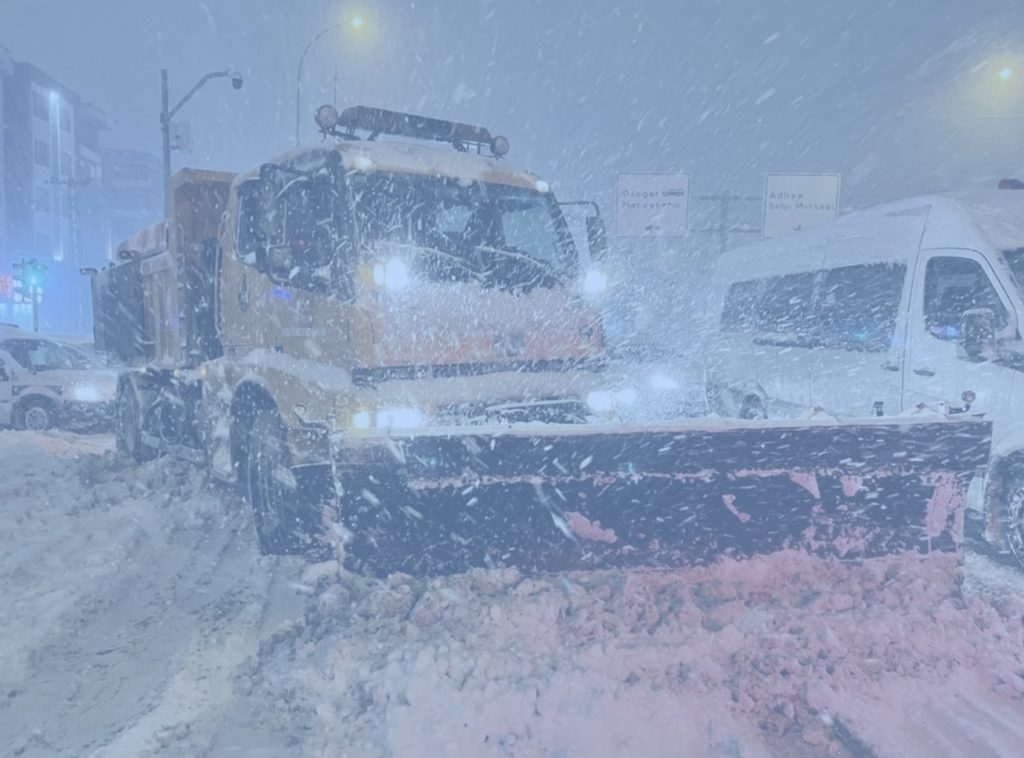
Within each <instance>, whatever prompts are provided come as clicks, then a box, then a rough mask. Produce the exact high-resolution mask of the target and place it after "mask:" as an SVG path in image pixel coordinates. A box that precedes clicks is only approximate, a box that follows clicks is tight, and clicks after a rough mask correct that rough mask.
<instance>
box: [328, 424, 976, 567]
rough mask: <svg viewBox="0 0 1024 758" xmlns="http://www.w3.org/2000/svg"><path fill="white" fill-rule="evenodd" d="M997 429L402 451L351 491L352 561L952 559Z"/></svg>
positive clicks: (723, 432) (608, 563) (763, 431)
mask: <svg viewBox="0 0 1024 758" xmlns="http://www.w3.org/2000/svg"><path fill="white" fill-rule="evenodd" d="M990 427H991V425H990V424H989V423H988V422H983V421H977V420H965V421H948V420H941V419H939V420H929V421H920V420H912V419H900V420H898V421H893V420H886V421H884V422H883V421H882V420H881V419H879V421H878V422H875V421H863V422H835V421H831V422H818V421H809V422H792V423H788V424H787V423H778V422H763V421H761V422H755V421H751V422H736V423H731V424H730V425H728V426H716V427H708V426H704V427H703V428H702V427H701V426H699V425H696V424H692V425H689V426H684V425H676V426H674V427H668V426H659V427H657V428H655V429H652V428H645V429H642V430H628V429H622V428H621V427H620V428H615V427H612V428H610V429H609V428H605V429H603V430H601V431H600V432H597V431H595V430H591V429H587V428H583V429H581V428H580V427H575V428H567V427H558V428H557V429H554V430H551V431H548V430H544V431H541V432H537V431H535V430H531V431H530V432H507V433H499V434H494V435H479V436H477V435H468V434H464V433H460V434H458V435H440V434H439V435H417V436H415V437H410V438H407V439H399V438H392V440H391V441H390V444H389V448H390V450H389V455H390V460H389V461H383V460H382V461H378V464H379V465H378V466H376V467H374V468H372V469H369V470H370V471H372V472H373V473H372V474H371V473H366V472H367V471H368V469H366V468H363V467H360V468H361V470H362V471H363V472H364V473H362V474H359V475H356V474H350V475H348V476H346V477H345V478H344V479H343V481H342V487H343V489H344V492H345V497H344V498H343V499H342V502H343V503H344V505H343V506H342V508H341V511H340V522H341V525H342V526H343V527H344V531H345V533H346V534H347V535H348V536H349V544H348V546H347V549H346V562H347V563H348V564H349V566H350V568H353V569H355V570H358V571H361V572H364V573H371V574H377V575H383V574H387V573H391V572H396V571H400V572H404V573H409V574H414V575H436V574H446V573H453V572H458V571H463V570H466V569H468V568H471V567H477V566H486V567H494V566H517V567H519V568H521V569H524V570H527V571H567V570H577V569H604V568H620V567H641V566H643V567H655V568H670V567H680V566H701V565H708V564H711V563H713V562H715V561H717V560H719V559H722V558H733V559H744V558H750V557H753V556H757V555H763V554H768V553H773V552H777V551H780V550H786V549H795V550H800V551H804V552H809V553H812V554H814V555H816V556H822V557H829V558H835V559H842V560H858V559H865V558H874V557H880V556H887V555H893V554H901V553H917V554H922V553H935V552H941V553H947V554H948V553H956V552H957V551H959V549H960V546H961V542H962V531H963V516H964V507H965V500H966V492H967V487H968V485H969V484H970V481H971V479H972V477H973V476H974V474H975V473H976V472H977V471H978V470H979V468H980V467H982V466H984V465H985V463H986V462H987V459H988V454H989V447H990ZM396 464H397V465H396Z"/></svg>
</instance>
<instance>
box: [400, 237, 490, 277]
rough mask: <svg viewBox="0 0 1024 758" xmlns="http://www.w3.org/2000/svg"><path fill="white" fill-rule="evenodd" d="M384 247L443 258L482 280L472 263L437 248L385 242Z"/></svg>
mask: <svg viewBox="0 0 1024 758" xmlns="http://www.w3.org/2000/svg"><path fill="white" fill-rule="evenodd" d="M382 245H383V246H385V247H393V248H397V249H399V250H410V251H412V252H413V253H418V254H420V255H432V256H436V257H438V258H442V259H444V260H446V261H451V262H452V263H456V264H458V265H459V266H461V267H462V268H464V269H465V270H466V271H468V272H469V273H470V274H472V275H473V276H474V277H475V278H480V272H479V271H478V270H477V269H476V267H475V266H474V265H473V264H472V263H471V262H470V261H467V260H466V259H465V258H462V257H460V256H458V255H454V254H452V253H446V252H445V251H444V250H438V249H437V248H436V247H428V246H427V245H417V244H415V243H411V242H384V243H382Z"/></svg>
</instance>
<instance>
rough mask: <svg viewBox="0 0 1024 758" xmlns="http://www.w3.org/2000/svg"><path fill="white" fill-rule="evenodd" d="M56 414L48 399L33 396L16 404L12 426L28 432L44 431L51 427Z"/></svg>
mask: <svg viewBox="0 0 1024 758" xmlns="http://www.w3.org/2000/svg"><path fill="white" fill-rule="evenodd" d="M56 415H57V414H56V408H55V407H54V405H53V403H51V402H50V401H49V400H43V399H42V398H33V399H30V400H26V401H25V402H23V403H22V404H21V405H19V406H18V409H17V411H15V417H14V426H15V428H16V429H27V430H28V431H30V432H45V431H46V430H47V429H52V428H53V425H54V421H55V420H56Z"/></svg>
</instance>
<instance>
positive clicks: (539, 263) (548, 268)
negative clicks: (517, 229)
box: [475, 245, 558, 278]
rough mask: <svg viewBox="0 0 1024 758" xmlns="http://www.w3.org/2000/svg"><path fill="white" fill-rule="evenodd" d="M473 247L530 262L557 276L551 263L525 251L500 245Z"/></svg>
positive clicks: (546, 272)
mask: <svg viewBox="0 0 1024 758" xmlns="http://www.w3.org/2000/svg"><path fill="white" fill-rule="evenodd" d="M475 247H476V249H477V250H482V251H484V252H485V253H497V254H498V255H501V256H504V257H505V258H511V259H512V260H516V261H524V262H526V263H530V264H532V265H533V266H534V268H539V269H540V270H541V271H543V272H544V273H545V274H548V275H549V276H552V277H556V278H557V276H558V271H557V269H555V267H554V266H553V265H551V264H550V263H548V262H547V261H543V260H541V259H540V258H534V257H533V256H532V255H527V254H526V253H517V252H516V251H514V250H503V249H501V248H500V247H491V246H489V245H475Z"/></svg>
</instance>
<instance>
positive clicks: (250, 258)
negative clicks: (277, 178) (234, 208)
mask: <svg viewBox="0 0 1024 758" xmlns="http://www.w3.org/2000/svg"><path fill="white" fill-rule="evenodd" d="M237 239H238V248H237V251H236V252H237V254H238V259H239V260H240V261H241V262H242V263H245V264H246V265H249V266H259V264H260V258H261V257H262V256H263V255H264V254H265V253H266V249H267V235H266V232H265V231H264V219H263V203H262V197H261V192H260V183H259V182H258V181H256V180H252V181H248V182H246V183H245V184H243V185H242V186H241V187H239V188H238V236H237Z"/></svg>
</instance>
